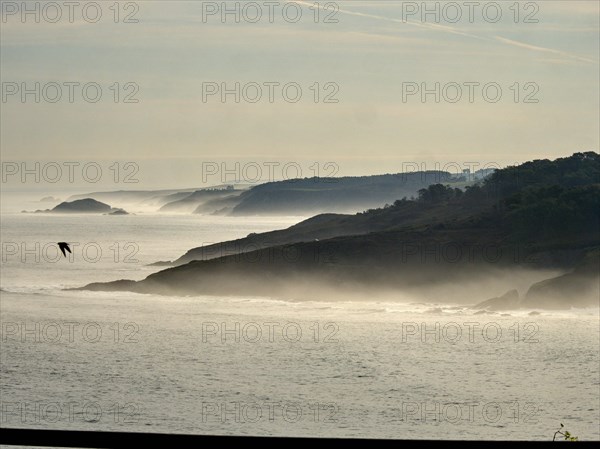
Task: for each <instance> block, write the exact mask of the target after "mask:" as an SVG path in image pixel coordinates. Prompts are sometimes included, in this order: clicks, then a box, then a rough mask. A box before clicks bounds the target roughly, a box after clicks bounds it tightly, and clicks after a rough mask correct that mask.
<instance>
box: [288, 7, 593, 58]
mask: <svg viewBox="0 0 600 449" xmlns="http://www.w3.org/2000/svg"><path fill="white" fill-rule="evenodd" d="M296 3H299V4H301V5H304V6H310V7H314V6H315V5H314V4H311V3H309V2H306V1H304V0H297V1H296ZM317 8H319V9H321V10H325V8H324V7H323V5H321V4H317ZM338 11H339V12H341V13H343V14H348V15H350V16H357V17H366V18H370V19H375V20H385V21H386V22H394V23H402V24H407V25H412V26H416V27H420V28H427V29H430V30H436V31H442V32H445V33H450V34H457V35H459V36H465V37H470V38H472V39H477V40H480V41H488V42H501V43H503V44H506V45H511V46H513V47H519V48H526V49H528V50H533V51H539V52H544V53H553V54H555V55H558V56H562V57H566V58H571V59H575V60H577V61H582V62H587V63H591V64H597V63H598V61H596V60H593V59H589V58H585V57H583V56H579V55H575V54H571V53H567V52H564V51H560V50H555V49H553V48H546V47H538V46H536V45H530V44H527V43H524V42H519V41H514V40H511V39H506V38H504V37H501V36H494V38H493V39H492V38H489V37H487V36H478V35H476V34H472V33H467V32H464V31H462V30H459V29H457V28H454V27H451V26H447V25H438V24H433V23H425V22H417V21H415V20H408V19H407V20H402V19H396V18H393V17H385V16H380V15H376V14H366V13H361V12H356V11H348V10H347V9H338Z"/></svg>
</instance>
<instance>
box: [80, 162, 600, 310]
mask: <svg viewBox="0 0 600 449" xmlns="http://www.w3.org/2000/svg"><path fill="white" fill-rule="evenodd" d="M599 210H600V156H599V155H598V154H597V153H593V152H588V153H576V154H574V155H573V156H571V157H568V158H561V159H557V160H555V161H549V160H536V161H532V162H528V163H525V164H522V165H520V166H516V167H509V168H506V169H502V170H497V171H496V172H495V173H494V174H492V175H491V176H489V177H488V178H486V179H485V180H483V181H482V182H479V183H477V184H475V185H472V186H467V187H466V188H465V190H462V189H458V188H455V187H452V186H451V185H444V184H433V185H430V186H429V187H427V188H423V189H420V190H419V191H418V196H417V198H415V199H408V198H401V199H398V200H396V201H394V202H393V203H392V204H391V205H388V206H386V207H383V208H378V209H371V210H367V211H364V212H362V213H357V214H355V215H338V214H325V215H320V216H317V217H313V218H312V219H309V220H306V221H304V222H302V223H299V224H297V225H295V226H292V227H291V228H289V229H287V230H283V231H275V232H272V233H266V234H257V235H251V236H248V237H247V238H246V239H241V242H240V241H233V242H225V243H223V244H222V247H224V248H225V250H226V251H227V252H228V253H227V254H228V255H224V256H223V257H221V255H222V254H218V253H217V254H216V255H215V254H214V252H213V254H212V255H208V256H207V254H206V253H205V254H202V253H199V252H198V251H199V249H195V250H192V251H194V253H192V251H191V252H190V253H192V254H190V253H188V255H187V256H188V259H189V258H190V257H197V256H199V258H203V259H205V260H193V261H191V262H189V263H185V264H184V265H179V266H177V267H174V268H170V269H166V270H163V271H160V272H158V273H155V274H153V275H150V276H148V277H147V278H146V279H145V280H142V281H139V282H120V283H116V284H111V283H108V284H91V285H89V286H86V287H85V288H88V289H93V290H111V289H126V290H132V291H138V292H151V293H161V294H257V295H270V296H272V295H290V296H294V295H300V296H303V297H314V296H315V295H318V294H321V293H322V292H324V291H326V292H327V294H328V295H329V294H333V293H332V292H337V294H351V293H353V292H361V294H362V295H369V292H370V293H371V294H373V292H377V291H380V290H382V289H383V290H392V291H397V292H402V291H408V290H411V291H417V290H421V291H429V292H433V291H437V292H438V293H439V292H440V291H444V289H446V290H448V289H450V288H453V289H456V288H458V287H460V286H461V285H465V286H467V285H469V284H474V283H475V284H476V283H477V282H488V283H489V282H491V281H499V280H502V282H505V283H506V288H505V291H506V290H509V289H511V288H513V287H512V286H511V285H510V283H511V282H512V281H511V279H513V278H514V275H515V273H517V271H518V270H525V269H526V270H547V269H554V270H561V271H562V272H563V273H565V274H568V273H571V272H573V273H574V275H573V276H566V279H565V280H557V281H552V282H548V283H545V284H544V283H542V284H541V285H540V286H532V288H531V291H530V292H528V293H527V295H526V300H525V301H524V305H527V304H529V305H534V304H535V306H536V307H543V306H544V305H545V304H546V303H547V305H548V307H557V306H558V307H569V306H570V305H575V304H576V305H577V306H582V305H583V306H585V305H597V304H598V295H597V294H596V293H597V290H598V288H597V286H598V281H599V279H598V271H597V270H594V269H589V268H585V267H590V266H592V267H593V266H595V265H594V264H595V260H596V259H597V258H598V254H599V252H598V248H600V221H599V215H598V211H599ZM236 242H237V243H238V244H239V243H242V246H239V245H238V247H237V248H236V245H235V244H236ZM243 245H245V247H244V246H243ZM253 245H254V247H253ZM208 249H209V250H211V251H213V250H214V249H215V248H210V247H209V248H208ZM206 250H207V249H206V248H205V249H203V250H202V251H205V252H206ZM576 267H578V268H577V269H576ZM574 269H576V271H573V270H574ZM538 276H539V275H538ZM561 279H563V278H561ZM582 280H585V283H586V285H588V287H589V288H588V287H586V288H585V289H583V290H581V291H577V293H576V294H581V295H583V296H578V297H577V298H576V301H574V300H573V298H571V297H569V289H568V288H565V285H573V282H579V283H581V282H583V281H582ZM440 286H441V288H442V289H441V290H439V288H438V289H437V290H436V287H440ZM594 286H596V287H594ZM573 291H574V292H576V291H575V290H573ZM550 292H551V296H552V298H551V299H547V300H546V299H544V298H545V297H546V294H550ZM598 293H599V294H600V292H598ZM486 296H487V295H486ZM481 299H485V298H481Z"/></svg>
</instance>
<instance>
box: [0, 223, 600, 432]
mask: <svg viewBox="0 0 600 449" xmlns="http://www.w3.org/2000/svg"><path fill="white" fill-rule="evenodd" d="M301 219H302V217H281V218H272V217H271V218H247V217H246V218H231V217H206V216H185V215H151V214H138V215H129V216H105V215H97V216H96V215H95V216H85V215H69V216H64V215H46V214H44V215H41V214H37V215H29V214H14V213H13V214H3V216H2V242H3V254H2V257H3V264H2V266H3V269H2V279H1V287H2V292H1V318H2V355H1V365H2V380H1V385H0V389H1V392H2V404H3V409H2V414H3V416H2V419H3V425H6V426H7V427H38V428H63V429H89V430H108V429H112V430H132V431H153V432H183V433H196V434H202V433H211V434H232V435H246V434H247V435H295V436H340V437H341V436H346V437H373V438H471V439H473V438H483V439H498V438H499V439H539V440H549V439H551V438H552V435H553V432H554V431H555V430H556V429H557V428H558V426H559V424H560V422H563V423H564V424H565V426H566V427H567V428H568V429H570V431H571V432H573V433H574V434H576V435H579V436H580V438H582V439H583V438H585V439H587V440H589V439H598V438H599V437H600V434H599V432H598V427H597V419H598V413H599V412H600V404H599V398H598V394H597V392H598V388H599V383H598V379H599V372H598V366H599V363H598V362H599V355H598V350H597V349H598V339H599V331H598V324H599V319H598V309H581V310H568V311H541V312H540V314H531V312H530V311H529V310H519V311H509V312H507V313H495V314H494V313H483V314H482V313H477V312H478V311H476V310H473V309H470V308H468V307H467V304H473V303H475V302H478V301H479V300H481V299H485V297H488V296H491V294H493V293H495V292H488V291H482V292H481V294H480V295H479V297H477V298H465V301H464V302H463V303H461V304H453V303H448V301H447V300H443V299H442V298H440V300H439V301H436V300H435V299H433V300H432V301H430V302H427V303H426V302H422V301H417V300H413V301H411V298H410V296H409V295H406V294H403V292H398V299H394V298H392V297H390V296H386V297H385V298H383V297H378V295H377V294H376V293H375V294H373V295H372V296H371V297H365V298H361V299H360V300H355V299H354V298H353V299H346V300H345V299H344V298H339V297H337V298H332V300H331V301H326V300H320V301H315V300H313V301H311V300H303V301H298V300H289V299H285V298H278V297H255V296H238V297H218V296H202V295H198V296H190V297H169V296H158V295H145V294H135V293H127V292H117V293H108V292H82V291H65V290H63V288H68V287H78V286H82V285H84V284H86V283H88V282H96V281H110V280H115V279H121V278H126V279H135V280H139V279H143V278H144V277H146V276H147V275H149V274H150V273H152V272H155V271H158V270H159V268H157V267H149V266H147V264H149V263H152V262H155V261H157V260H171V259H175V258H177V257H179V256H180V255H181V254H183V253H184V252H185V251H187V250H188V249H190V248H192V247H195V246H198V245H200V244H202V242H217V241H222V240H227V239H232V238H239V237H243V236H245V235H247V234H248V233H250V232H263V231H267V230H271V229H279V228H285V227H288V226H290V225H292V224H294V223H296V222H298V221H300V220H301ZM64 240H67V241H69V242H78V243H79V244H80V245H79V246H75V247H74V252H73V255H72V259H71V260H72V261H70V260H69V259H66V258H63V257H62V255H59V256H60V257H56V255H57V254H58V253H57V250H56V248H52V245H50V244H51V243H53V242H56V241H64ZM9 243H17V244H18V245H17V246H18V250H17V254H14V247H10V248H9V247H7V246H6V245H7V244H9ZM21 243H25V244H26V245H27V246H26V247H25V250H23V249H22V248H23V247H21V246H20V245H21ZM36 243H39V249H36V247H35V245H36ZM126 245H129V246H127V247H126ZM44 248H46V249H44ZM84 248H85V251H87V253H86V254H84ZM7 249H8V250H9V251H7ZM98 250H100V251H101V257H98V253H97V251H98ZM36 256H38V257H39V261H36ZM22 257H24V260H25V261H23V259H22ZM54 260H56V261H54ZM126 260H127V261H126ZM333 299H335V300H333ZM457 361H460V363H457Z"/></svg>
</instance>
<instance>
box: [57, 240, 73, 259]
mask: <svg viewBox="0 0 600 449" xmlns="http://www.w3.org/2000/svg"><path fill="white" fill-rule="evenodd" d="M58 247H59V248H60V250H61V251H62V253H63V256H65V257H67V253H66V252H65V250H67V251H68V252H69V254H71V248H69V244H68V243H67V242H58Z"/></svg>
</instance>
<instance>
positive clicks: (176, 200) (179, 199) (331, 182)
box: [70, 171, 487, 216]
mask: <svg viewBox="0 0 600 449" xmlns="http://www.w3.org/2000/svg"><path fill="white" fill-rule="evenodd" d="M486 174H487V173H486ZM481 176H483V175H481ZM440 182H442V183H450V184H453V185H457V186H458V185H465V184H470V183H472V181H471V182H468V181H467V180H465V179H464V178H461V177H456V176H453V175H451V174H450V173H449V172H444V171H423V172H414V173H399V174H386V175H373V176H346V177H340V178H317V177H313V178H302V179H290V180H285V181H273V182H268V183H265V184H259V185H255V186H248V185H237V184H236V185H235V186H234V185H221V186H215V187H211V188H202V189H184V190H180V191H179V190H157V191H151V190H147V191H146V190H140V191H116V192H95V193H89V194H85V195H76V196H72V197H71V198H70V199H79V198H82V197H89V198H94V199H96V200H99V201H107V202H110V203H111V204H116V205H118V206H119V207H121V206H128V207H132V208H135V207H136V206H143V207H144V208H148V207H150V208H153V209H154V210H156V211H159V212H168V213H173V212H176V213H194V214H205V215H214V214H219V215H234V216H244V215H299V216H302V215H303V216H308V215H314V214H319V213H325V212H327V213H331V212H333V213H354V212H357V211H361V210H364V209H369V208H374V207H381V206H384V205H385V204H386V203H391V202H393V201H395V200H396V199H398V198H402V197H405V196H406V197H412V196H416V195H417V191H418V190H419V189H422V188H424V187H427V186H429V185H431V184H435V183H440Z"/></svg>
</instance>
